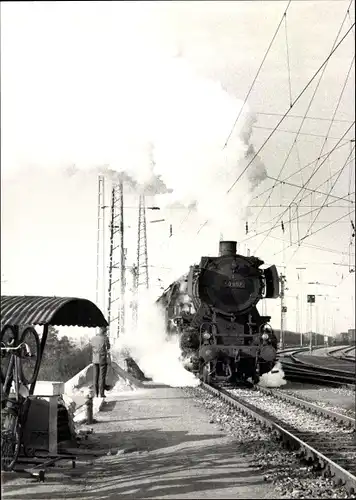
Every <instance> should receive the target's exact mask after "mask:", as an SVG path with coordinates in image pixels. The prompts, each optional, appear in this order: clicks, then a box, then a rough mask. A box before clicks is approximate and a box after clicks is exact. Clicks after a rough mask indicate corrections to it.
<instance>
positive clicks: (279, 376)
mask: <svg viewBox="0 0 356 500" xmlns="http://www.w3.org/2000/svg"><path fill="white" fill-rule="evenodd" d="M286 383H287V381H286V380H285V378H284V371H283V369H282V365H281V363H276V365H275V366H274V367H273V368H272V370H271V371H270V372H268V373H264V374H263V375H262V376H261V378H260V380H259V382H258V385H260V386H261V387H281V386H282V385H286Z"/></svg>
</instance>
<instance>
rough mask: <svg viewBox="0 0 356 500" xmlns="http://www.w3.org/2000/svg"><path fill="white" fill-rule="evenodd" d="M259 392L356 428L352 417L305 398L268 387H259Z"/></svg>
mask: <svg viewBox="0 0 356 500" xmlns="http://www.w3.org/2000/svg"><path fill="white" fill-rule="evenodd" d="M256 390H257V391H260V392H261V393H263V394H267V395H269V396H272V397H274V398H277V399H281V400H282V401H287V402H288V403H291V404H292V405H294V406H297V407H299V408H304V409H306V410H308V411H310V412H311V413H314V414H316V415H321V416H323V417H325V418H327V419H330V420H332V421H334V422H338V423H340V424H343V425H345V426H347V427H350V428H353V429H355V428H356V421H355V419H354V418H352V417H348V416H347V415H343V414H341V413H338V412H335V411H333V410H329V409H328V408H323V407H322V406H320V405H318V404H316V403H312V402H310V401H306V400H305V399H303V398H298V397H296V396H292V395H290V394H287V393H285V392H284V391H281V390H278V389H268V388H266V387H257V388H256Z"/></svg>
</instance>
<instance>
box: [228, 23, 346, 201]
mask: <svg viewBox="0 0 356 500" xmlns="http://www.w3.org/2000/svg"><path fill="white" fill-rule="evenodd" d="M354 25H355V23H354V24H353V26H354ZM350 31H351V28H350V29H349V30H348V31H347V32H346V33H345V35H344V36H343V37H342V39H341V40H340V42H339V43H338V44H337V45H336V46H335V47H334V49H333V50H332V51H331V52H330V54H329V55H328V56H327V58H326V59H325V61H324V62H323V63H322V65H321V66H320V67H319V69H318V70H317V71H316V72H315V73H314V75H313V76H312V77H311V79H310V80H309V82H308V83H307V84H306V85H305V87H304V88H303V90H302V91H301V92H300V93H299V95H298V96H297V97H296V99H295V100H294V101H293V104H292V107H293V106H295V104H296V103H297V102H298V101H299V99H300V98H301V97H302V95H303V94H304V93H305V91H306V90H307V89H308V88H309V86H310V85H311V83H312V82H313V81H314V80H315V78H316V77H317V76H318V74H319V73H320V71H322V69H323V68H324V66H325V64H327V62H328V61H329V59H330V58H331V56H332V55H333V54H334V53H335V51H336V50H337V49H338V48H339V47H340V45H341V44H342V42H343V41H344V40H345V39H346V37H347V36H348V34H349V33H350ZM292 107H291V108H289V109H292ZM289 109H288V110H287V111H286V112H285V113H284V115H283V116H282V118H281V119H280V120H279V122H278V123H277V125H276V126H275V127H274V129H273V130H272V132H271V133H270V134H269V136H268V137H267V139H266V140H265V141H264V142H263V144H262V145H261V146H260V147H259V149H258V150H257V152H256V153H255V154H254V156H253V158H252V159H251V160H250V161H249V162H248V164H247V165H246V166H245V168H244V169H243V171H242V172H241V173H240V174H239V176H238V177H237V178H236V180H235V181H234V182H233V183H232V185H231V186H230V188H229V189H228V190H227V193H226V194H228V193H230V192H231V191H232V190H233V188H234V187H235V186H236V184H237V183H238V181H239V180H240V179H241V177H242V176H243V175H244V173H245V172H246V171H247V169H248V168H249V167H250V166H251V164H252V163H253V161H254V160H255V159H256V157H257V156H258V155H259V153H260V152H261V151H262V149H263V148H264V146H265V145H266V144H267V142H268V141H269V140H270V138H271V137H272V135H273V134H274V133H275V131H276V130H277V129H278V127H279V125H280V124H281V123H282V122H283V121H284V119H285V118H286V116H287V115H288V113H289ZM354 123H355V122H352V125H351V126H350V127H349V128H348V129H347V132H349V130H351V128H352V126H353V125H354ZM345 135H346V133H345V134H344V135H343V136H342V137H341V138H340V140H339V142H340V141H341V139H343V138H344V137H345Z"/></svg>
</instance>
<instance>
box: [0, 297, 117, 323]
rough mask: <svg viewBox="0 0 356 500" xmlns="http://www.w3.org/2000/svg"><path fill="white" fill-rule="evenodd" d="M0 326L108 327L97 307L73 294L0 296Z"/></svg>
mask: <svg viewBox="0 0 356 500" xmlns="http://www.w3.org/2000/svg"><path fill="white" fill-rule="evenodd" d="M1 325H2V326H4V325H12V326H15V325H19V326H20V325H53V326H84V327H90V328H95V327H98V326H108V323H107V321H106V319H105V318H104V315H103V313H102V312H101V311H100V309H99V308H98V307H97V306H96V305H95V304H94V303H93V302H91V301H90V300H87V299H80V298H76V297H42V296H30V295H22V296H12V295H2V296H1Z"/></svg>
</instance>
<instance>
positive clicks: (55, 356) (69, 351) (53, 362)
mask: <svg viewBox="0 0 356 500" xmlns="http://www.w3.org/2000/svg"><path fill="white" fill-rule="evenodd" d="M90 363H91V348H90V346H89V345H86V346H84V347H79V346H77V345H76V344H75V343H74V342H73V341H72V340H70V339H69V338H68V337H66V336H64V337H62V338H59V337H58V331H57V330H56V329H55V328H53V327H51V326H50V327H49V330H48V337H47V342H46V346H45V350H44V353H43V358H42V363H41V367H40V371H39V374H38V380H49V381H58V382H67V380H69V379H71V378H72V377H74V375H76V374H77V373H78V372H80V370H82V369H83V368H85V367H86V366H87V365H89V364H90Z"/></svg>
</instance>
